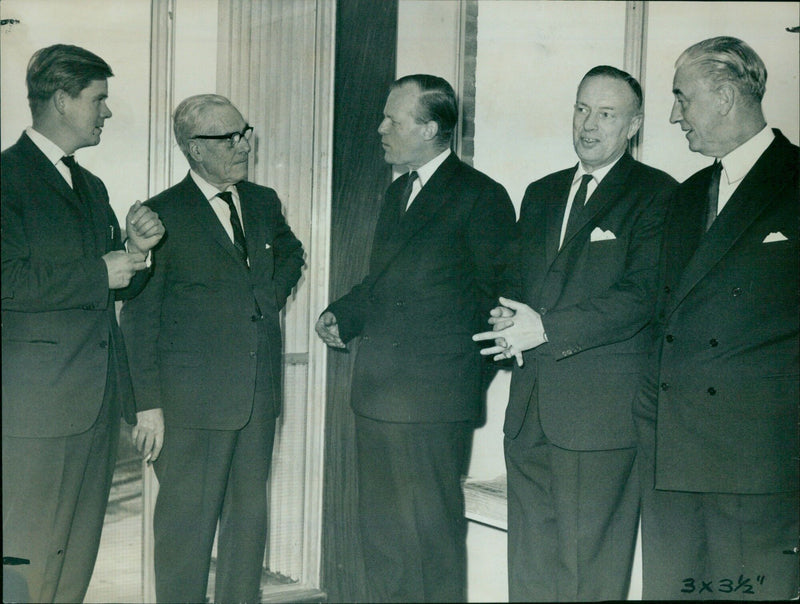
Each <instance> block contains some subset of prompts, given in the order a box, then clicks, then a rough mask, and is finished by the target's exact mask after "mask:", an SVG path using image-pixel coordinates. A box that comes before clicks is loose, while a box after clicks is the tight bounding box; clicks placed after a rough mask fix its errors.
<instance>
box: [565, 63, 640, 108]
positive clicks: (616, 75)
mask: <svg viewBox="0 0 800 604" xmlns="http://www.w3.org/2000/svg"><path fill="white" fill-rule="evenodd" d="M597 76H604V77H607V78H612V79H614V80H620V81H621V82H625V83H626V84H627V85H628V86H629V87H630V89H631V90H632V91H633V94H634V96H636V103H637V106H636V111H641V110H642V104H643V95H642V86H641V84H639V81H638V80H637V79H636V78H634V77H633V76H632V75H631V74H629V73H628V72H627V71H622V70H621V69H617V68H616V67H612V66H611V65H598V66H597V67H592V68H591V69H590V70H589V71H587V72H586V75H585V76H583V78H582V79H581V84H583V83H584V82H585V81H586V80H587V79H589V78H593V77H597ZM578 88H580V85H579V86H578Z"/></svg>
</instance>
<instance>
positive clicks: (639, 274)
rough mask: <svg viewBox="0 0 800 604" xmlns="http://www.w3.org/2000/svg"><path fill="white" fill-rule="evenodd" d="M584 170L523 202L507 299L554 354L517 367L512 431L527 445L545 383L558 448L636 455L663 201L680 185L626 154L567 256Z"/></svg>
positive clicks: (553, 178) (530, 356) (547, 421)
mask: <svg viewBox="0 0 800 604" xmlns="http://www.w3.org/2000/svg"><path fill="white" fill-rule="evenodd" d="M575 170H576V168H570V169H568V170H563V171H561V172H556V173H554V174H551V175H549V176H546V177H545V178H543V179H541V180H538V181H536V182H534V183H532V184H531V185H529V186H528V189H527V190H526V192H525V197H524V198H523V201H522V210H521V213H520V220H519V225H518V228H519V240H518V241H517V242H515V244H514V246H513V251H512V252H511V254H510V256H511V257H512V258H514V259H515V262H514V264H513V265H512V266H511V267H510V269H509V270H508V271H507V272H506V274H505V276H504V282H505V288H506V289H505V291H506V295H507V296H508V297H510V298H513V299H516V300H519V301H521V302H524V303H526V304H528V305H529V306H530V307H531V308H533V309H534V310H536V311H537V312H539V313H540V314H541V315H542V322H543V324H544V327H545V332H546V334H547V337H548V340H549V342H547V343H545V344H542V345H541V346H539V347H537V348H534V349H532V350H530V351H528V352H526V353H524V359H525V363H524V365H523V366H522V367H517V366H515V367H514V369H513V374H512V379H511V392H510V396H509V403H508V409H507V411H506V422H505V426H504V431H505V433H506V435H507V436H508V437H509V438H515V437H516V436H517V434H518V433H519V431H520V428H521V427H522V423H523V421H524V418H525V414H526V411H527V408H528V405H529V403H530V404H536V401H534V402H531V396H532V393H533V388H534V384H535V383H536V382H537V381H538V405H539V416H540V420H541V424H542V428H543V429H544V432H545V435H546V436H547V438H548V439H549V440H550V441H551V442H552V443H553V444H555V445H556V446H558V447H562V448H565V449H571V450H578V451H590V450H605V449H618V448H622V447H633V446H635V444H636V440H635V430H634V426H633V416H632V403H633V399H634V396H635V393H636V392H637V389H638V385H639V379H640V375H641V373H642V372H643V371H644V370H645V368H646V360H647V352H648V350H649V347H648V344H649V342H650V335H649V332H648V331H647V328H646V326H647V325H648V323H649V321H650V318H651V316H652V313H653V308H654V304H655V287H656V275H657V267H658V257H659V248H660V242H661V227H662V224H663V218H664V211H665V201H666V199H667V198H668V196H669V194H670V193H671V191H672V189H673V188H674V186H675V181H674V180H673V179H672V178H671V177H670V176H669V175H667V174H665V173H664V172H661V171H659V170H656V169H654V168H651V167H649V166H645V165H644V164H641V163H639V162H637V161H635V160H634V159H633V158H632V157H631V156H630V155H628V154H627V153H626V154H625V155H623V156H622V158H620V160H619V161H618V162H617V164H616V165H615V166H614V167H613V168H612V169H611V170H610V171H609V172H608V174H607V175H606V177H605V178H604V179H603V180H602V182H601V183H600V185H599V186H598V187H597V189H595V191H594V193H593V194H592V196H591V197H590V198H589V200H588V202H587V204H586V209H585V211H584V213H583V216H582V223H581V226H580V228H579V229H578V230H577V231H576V232H575V233H574V235H572V236H570V235H569V234H567V236H566V237H565V239H564V244H563V246H562V248H561V250H560V251H559V250H558V240H559V235H560V233H561V225H562V221H563V218H564V210H565V208H566V203H567V198H568V196H569V190H570V185H571V183H572V179H573V177H574V175H575ZM600 231H605V232H606V234H605V236H604V237H601V236H600ZM608 232H610V234H613V238H612V237H611V236H610V235H609V233H608ZM593 233H594V234H593Z"/></svg>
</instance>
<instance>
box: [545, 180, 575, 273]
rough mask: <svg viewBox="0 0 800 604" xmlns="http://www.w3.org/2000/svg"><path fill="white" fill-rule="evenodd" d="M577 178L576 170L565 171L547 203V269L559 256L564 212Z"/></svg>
mask: <svg viewBox="0 0 800 604" xmlns="http://www.w3.org/2000/svg"><path fill="white" fill-rule="evenodd" d="M574 176H575V171H574V170H566V171H564V175H563V178H562V179H560V182H558V183H556V185H555V187H554V189H553V196H552V197H551V198H550V199H549V200H548V201H547V213H546V221H547V222H546V226H545V228H546V229H547V233H546V234H545V237H546V244H545V245H546V249H547V251H546V253H547V267H548V268H549V267H550V266H552V265H553V262H554V261H555V259H556V256H557V255H558V252H559V249H558V241H559V239H561V226H562V224H563V222H564V212H565V211H566V209H567V200H568V199H569V190H570V187H571V186H572V179H573V177H574Z"/></svg>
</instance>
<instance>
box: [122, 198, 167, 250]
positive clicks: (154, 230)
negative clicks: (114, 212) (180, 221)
mask: <svg viewBox="0 0 800 604" xmlns="http://www.w3.org/2000/svg"><path fill="white" fill-rule="evenodd" d="M125 230H126V233H127V235H128V248H129V250H130V251H133V252H135V251H139V252H142V253H143V254H145V253H147V252H148V251H150V250H151V249H152V248H153V246H155V245H156V244H157V243H158V242H159V241H161V238H162V237H163V236H164V230H165V229H164V225H163V224H162V223H161V219H160V218H159V217H158V214H156V213H155V212H154V211H153V210H151V209H150V208H148V207H147V206H145V205H142V202H141V201H138V200H137V201H136V203H134V204H133V205H132V206H131V208H130V210H128V215H127V216H126V217H125Z"/></svg>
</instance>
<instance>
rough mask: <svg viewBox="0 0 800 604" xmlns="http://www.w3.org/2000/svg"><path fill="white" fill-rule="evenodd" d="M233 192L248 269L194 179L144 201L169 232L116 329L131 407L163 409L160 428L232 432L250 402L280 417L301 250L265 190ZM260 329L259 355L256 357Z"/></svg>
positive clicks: (247, 186) (251, 187)
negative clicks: (286, 320) (283, 313)
mask: <svg viewBox="0 0 800 604" xmlns="http://www.w3.org/2000/svg"><path fill="white" fill-rule="evenodd" d="M236 188H237V191H238V194H239V199H240V202H241V207H242V222H243V226H244V232H245V235H246V240H247V248H248V254H249V259H250V268H249V270H248V268H247V267H246V266H245V265H244V264H243V263H242V262H241V260H240V259H239V257H238V256H237V253H236V250H235V248H234V246H233V243H232V241H231V239H230V237H229V236H228V235H227V233H226V232H225V230H224V228H223V227H222V224H221V223H220V221H219V218H217V215H216V214H215V213H214V210H213V209H212V207H211V205H210V204H209V203H208V201H207V200H206V198H205V196H204V195H203V194H202V192H201V191H200V189H199V188H198V187H197V185H196V184H195V183H194V181H193V180H192V178H191V176H189V175H187V177H186V178H185V179H184V180H183V181H182V182H180V183H178V184H177V185H175V186H173V187H171V188H169V189H167V190H166V191H164V192H162V193H160V194H159V195H156V196H155V197H153V198H152V199H151V200H149V201H148V205H149V206H150V207H151V208H153V210H155V211H156V212H158V214H159V216H160V217H161V220H162V222H163V223H164V226H165V228H166V235H165V236H164V239H163V240H162V241H161V242H160V243H159V245H158V247H156V249H155V253H154V258H153V264H154V269H153V275H152V278H151V280H150V282H149V283H148V285H147V287H146V288H145V289H144V291H142V293H141V294H139V296H137V297H136V298H134V299H133V300H131V301H129V302H128V303H127V304H126V305H125V306H124V307H123V310H122V327H123V330H124V331H125V337H126V344H127V345H128V351H129V355H130V362H131V372H132V375H133V378H134V389H135V392H136V397H137V409H138V410H143V409H153V408H159V407H160V408H163V411H164V420H165V422H166V424H167V425H175V426H180V427H183V428H200V429H215V430H237V429H239V428H241V427H242V426H244V425H245V424H246V423H247V421H248V419H249V418H250V412H251V410H252V408H253V405H254V404H255V405H262V406H263V407H265V408H266V411H267V413H268V414H272V415H273V416H277V415H278V414H279V413H280V407H281V331H280V322H279V312H280V310H281V308H283V306H284V304H285V303H286V299H287V297H288V296H289V294H290V292H291V290H292V288H293V287H294V286H295V284H296V283H297V281H298V279H299V277H300V271H301V268H302V266H303V248H302V245H301V244H300V242H299V241H298V240H297V239H296V238H295V236H294V235H293V234H292V231H291V229H290V228H289V226H288V225H287V223H286V221H285V220H284V218H283V215H282V213H281V206H280V201H279V199H278V197H277V195H276V194H275V192H274V191H273V190H272V189H269V188H266V187H262V186H259V185H256V184H253V183H249V182H240V183H238V184H237V185H236ZM260 329H266V330H267V348H268V350H267V351H266V353H263V352H259V351H258V350H257V349H258V340H259V330H260Z"/></svg>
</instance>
